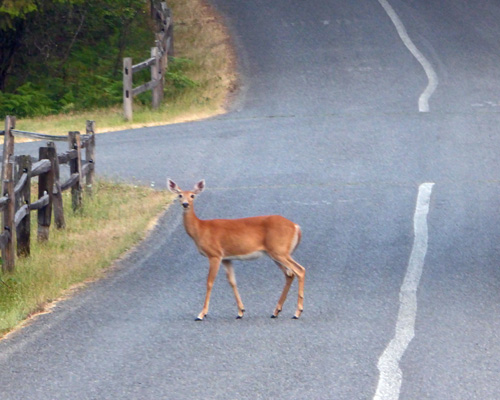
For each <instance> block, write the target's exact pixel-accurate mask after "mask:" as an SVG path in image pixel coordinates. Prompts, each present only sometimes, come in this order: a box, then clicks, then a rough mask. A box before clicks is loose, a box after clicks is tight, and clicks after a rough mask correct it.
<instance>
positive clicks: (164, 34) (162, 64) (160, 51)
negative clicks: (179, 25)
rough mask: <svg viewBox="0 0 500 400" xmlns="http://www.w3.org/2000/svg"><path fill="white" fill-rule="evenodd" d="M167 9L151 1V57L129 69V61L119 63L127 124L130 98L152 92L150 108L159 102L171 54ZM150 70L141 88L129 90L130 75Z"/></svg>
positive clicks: (171, 39) (170, 19) (168, 9)
mask: <svg viewBox="0 0 500 400" xmlns="http://www.w3.org/2000/svg"><path fill="white" fill-rule="evenodd" d="M171 14H172V13H171V10H170V8H168V7H167V3H165V2H161V3H159V4H158V3H157V2H155V1H151V16H152V17H153V20H154V21H155V22H156V26H157V33H156V45H155V47H152V48H151V57H150V58H148V59H147V60H145V61H142V62H140V63H139V64H136V65H132V58H130V57H126V58H124V59H123V116H124V117H125V119H126V120H128V121H131V120H132V117H133V111H132V102H133V97H134V96H136V95H138V94H140V93H142V92H145V91H147V90H151V91H152V97H153V99H152V106H153V108H158V107H159V106H160V103H161V102H162V100H163V85H164V83H165V77H164V75H165V70H166V69H167V66H168V56H172V55H173V53H174V41H173V23H172V15H171ZM148 67H150V69H151V80H150V81H149V82H147V83H145V84H144V85H141V86H138V87H136V88H134V87H133V79H132V77H133V74H134V73H135V72H139V71H141V70H143V69H145V68H148Z"/></svg>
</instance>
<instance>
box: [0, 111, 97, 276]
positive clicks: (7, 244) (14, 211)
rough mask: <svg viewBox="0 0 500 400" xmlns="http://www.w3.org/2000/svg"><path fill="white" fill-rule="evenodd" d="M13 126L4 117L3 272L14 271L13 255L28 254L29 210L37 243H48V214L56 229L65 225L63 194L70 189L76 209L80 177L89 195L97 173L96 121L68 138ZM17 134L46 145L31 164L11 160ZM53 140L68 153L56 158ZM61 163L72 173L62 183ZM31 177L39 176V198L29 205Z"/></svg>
mask: <svg viewBox="0 0 500 400" xmlns="http://www.w3.org/2000/svg"><path fill="white" fill-rule="evenodd" d="M15 123H16V120H15V118H14V117H10V116H7V117H6V118H5V130H4V131H3V132H2V131H0V134H3V136H4V145H3V160H2V175H1V177H2V193H1V194H2V197H0V212H2V213H3V218H2V222H3V229H2V230H0V231H1V232H2V233H1V234H0V248H1V250H2V270H3V271H4V272H6V271H13V270H14V266H15V254H17V256H26V255H29V253H30V240H31V228H30V227H31V221H30V217H31V215H30V214H31V211H34V210H36V211H37V219H38V232H37V238H38V240H40V241H45V240H48V238H49V229H50V225H51V220H52V213H53V214H54V223H55V225H56V227H57V228H58V229H63V228H64V227H65V226H66V223H65V220H64V210H63V203H62V192H63V191H65V190H68V189H71V193H72V206H73V209H74V210H76V209H78V208H79V207H81V205H82V187H83V179H84V178H85V180H86V181H85V187H86V192H87V194H89V195H92V184H93V181H94V171H95V124H94V121H87V127H86V134H85V135H80V133H79V132H69V133H68V136H67V137H64V136H53V135H45V134H40V133H34V132H24V131H19V130H16V129H15ZM16 136H22V137H31V138H35V139H44V140H50V141H49V142H48V143H47V146H43V147H40V148H39V161H37V162H35V163H33V162H32V160H31V157H30V156H29V155H21V156H14V142H15V137H16ZM54 141H66V142H68V143H69V150H68V151H66V152H64V153H61V154H57V150H56V145H55V143H54ZM82 150H85V152H86V153H85V160H82ZM62 164H68V165H69V169H70V175H69V178H68V179H67V180H66V181H64V182H61V181H60V179H61V178H60V165H62ZM32 178H38V197H37V198H38V200H36V201H34V202H31V179H32ZM16 243H17V251H16V248H15V247H16Z"/></svg>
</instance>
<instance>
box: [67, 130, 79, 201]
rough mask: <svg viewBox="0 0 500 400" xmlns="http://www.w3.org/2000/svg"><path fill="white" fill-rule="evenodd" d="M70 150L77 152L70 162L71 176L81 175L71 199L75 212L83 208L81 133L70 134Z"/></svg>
mask: <svg viewBox="0 0 500 400" xmlns="http://www.w3.org/2000/svg"><path fill="white" fill-rule="evenodd" d="M68 140H69V148H70V149H71V150H76V154H77V157H76V158H74V159H72V160H70V161H69V172H70V174H71V175H73V174H79V175H80V176H79V179H78V182H76V183H75V184H74V185H73V186H72V187H71V198H72V204H73V210H77V209H79V208H80V207H81V206H82V150H81V142H80V132H69V133H68Z"/></svg>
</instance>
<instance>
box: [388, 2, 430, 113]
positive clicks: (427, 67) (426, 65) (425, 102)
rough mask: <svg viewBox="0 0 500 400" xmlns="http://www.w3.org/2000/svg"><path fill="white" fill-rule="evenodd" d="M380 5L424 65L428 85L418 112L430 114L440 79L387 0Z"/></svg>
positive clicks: (403, 39) (420, 98) (419, 103)
mask: <svg viewBox="0 0 500 400" xmlns="http://www.w3.org/2000/svg"><path fill="white" fill-rule="evenodd" d="M378 2H379V3H380V5H381V6H382V7H383V8H384V10H385V12H386V13H387V15H388V16H389V18H390V19H391V21H392V23H393V24H394V26H395V27H396V30H397V31H398V34H399V37H400V38H401V40H402V41H403V43H404V45H405V46H406V47H407V48H408V50H410V52H411V54H413V56H414V57H415V58H416V59H417V61H418V62H419V63H420V65H422V68H423V69H424V71H425V74H426V75H427V80H428V82H429V83H428V84H427V87H426V88H425V90H424V91H423V93H422V94H421V95H420V97H419V99H418V111H420V112H429V99H430V97H431V96H432V94H433V93H434V90H436V88H437V85H438V82H439V81H438V77H437V74H436V71H434V68H432V65H431V63H430V62H429V61H428V60H427V58H425V56H424V55H423V54H422V53H421V52H420V50H419V49H418V48H417V46H415V44H414V43H413V41H412V40H411V39H410V36H409V35H408V32H407V31H406V28H405V26H404V24H403V22H401V20H400V19H399V17H398V15H397V14H396V12H395V11H394V9H393V8H392V6H391V5H390V4H389V2H388V1H387V0H378Z"/></svg>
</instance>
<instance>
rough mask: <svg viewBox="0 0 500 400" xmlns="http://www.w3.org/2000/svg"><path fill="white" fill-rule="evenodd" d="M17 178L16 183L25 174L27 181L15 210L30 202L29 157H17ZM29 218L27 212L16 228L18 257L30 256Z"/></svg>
mask: <svg viewBox="0 0 500 400" xmlns="http://www.w3.org/2000/svg"><path fill="white" fill-rule="evenodd" d="M17 165H18V171H17V177H16V181H19V179H20V178H21V176H22V175H23V174H24V173H26V174H27V179H26V183H25V184H24V187H23V188H22V189H21V191H20V192H19V196H18V198H17V199H16V200H17V207H16V210H17V209H19V208H21V207H22V206H23V205H25V204H27V205H29V204H30V202H31V157H30V156H19V157H17ZM30 227H31V216H30V212H29V210H28V213H27V214H26V216H25V217H24V218H23V219H22V220H21V222H20V223H19V225H18V226H17V228H16V236H17V255H18V256H19V257H22V256H28V255H29V254H30V245H31V229H30Z"/></svg>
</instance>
